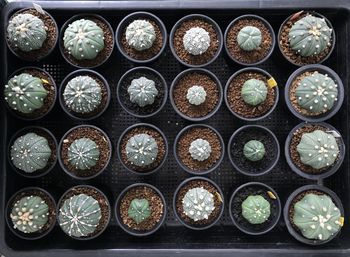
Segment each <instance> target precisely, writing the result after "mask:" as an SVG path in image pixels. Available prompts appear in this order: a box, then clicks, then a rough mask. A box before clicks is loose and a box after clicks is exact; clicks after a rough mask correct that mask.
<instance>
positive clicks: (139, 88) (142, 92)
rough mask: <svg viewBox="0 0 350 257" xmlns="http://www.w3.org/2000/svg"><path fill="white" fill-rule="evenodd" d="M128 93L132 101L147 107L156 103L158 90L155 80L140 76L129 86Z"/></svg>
mask: <svg viewBox="0 0 350 257" xmlns="http://www.w3.org/2000/svg"><path fill="white" fill-rule="evenodd" d="M128 93H129V96H130V101H131V102H132V103H136V104H137V105H138V106H140V107H145V106H146V105H151V104H153V103H154V100H155V98H156V97H157V95H158V90H157V88H156V86H155V82H154V81H153V80H151V79H147V78H146V77H140V78H138V79H133V80H132V81H131V84H130V86H129V87H128Z"/></svg>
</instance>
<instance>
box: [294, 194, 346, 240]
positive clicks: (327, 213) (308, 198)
mask: <svg viewBox="0 0 350 257" xmlns="http://www.w3.org/2000/svg"><path fill="white" fill-rule="evenodd" d="M340 216H341V213H340V210H339V209H338V208H337V206H335V204H334V203H333V201H332V199H331V198H330V197H329V196H328V195H316V194H312V193H309V194H306V195H305V196H304V197H303V198H302V199H301V200H300V201H298V202H296V203H295V205H294V215H293V223H294V225H295V226H297V227H298V228H299V230H300V231H301V233H302V234H303V236H304V237H306V238H308V239H318V240H322V241H323V240H327V239H329V238H330V237H331V236H333V235H334V234H335V233H337V232H338V231H339V230H340V228H341V223H340V218H341V217H340Z"/></svg>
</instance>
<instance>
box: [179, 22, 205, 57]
mask: <svg viewBox="0 0 350 257" xmlns="http://www.w3.org/2000/svg"><path fill="white" fill-rule="evenodd" d="M183 45H184V48H185V50H186V51H187V52H188V53H190V54H192V55H201V54H203V53H205V52H206V51H207V50H208V48H209V46H210V36H209V33H208V32H207V31H206V30H205V29H203V28H200V27H195V28H191V29H189V30H187V31H186V33H185V35H184V37H183Z"/></svg>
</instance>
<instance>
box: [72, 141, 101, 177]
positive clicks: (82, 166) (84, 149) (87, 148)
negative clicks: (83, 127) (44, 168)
mask: <svg viewBox="0 0 350 257" xmlns="http://www.w3.org/2000/svg"><path fill="white" fill-rule="evenodd" d="M99 158H100V150H99V149H98V145H97V144H96V143H95V141H93V140H91V139H89V138H79V139H76V140H74V141H73V143H72V144H71V145H70V146H69V147H68V161H69V163H70V164H71V165H73V166H74V167H75V168H76V169H78V170H88V169H91V168H92V167H93V166H95V165H96V163H97V162H98V160H99Z"/></svg>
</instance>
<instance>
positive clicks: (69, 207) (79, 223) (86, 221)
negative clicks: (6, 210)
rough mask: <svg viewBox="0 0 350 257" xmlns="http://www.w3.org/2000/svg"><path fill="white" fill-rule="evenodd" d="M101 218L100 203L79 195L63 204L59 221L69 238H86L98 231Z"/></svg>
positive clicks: (89, 197)
mask: <svg viewBox="0 0 350 257" xmlns="http://www.w3.org/2000/svg"><path fill="white" fill-rule="evenodd" d="M101 217H102V214H101V208H100V205H99V203H98V201H97V200H95V199H94V198H93V197H91V196H88V195H86V194H79V195H74V196H72V197H71V198H69V199H67V200H65V201H64V202H63V204H62V207H61V208H60V211H59V214H58V221H59V224H60V226H61V228H62V229H63V231H64V232H66V233H67V234H68V235H69V236H73V237H86V236H89V235H90V234H91V233H93V232H94V231H95V230H96V227H97V226H98V224H99V223H100V219H101Z"/></svg>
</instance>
